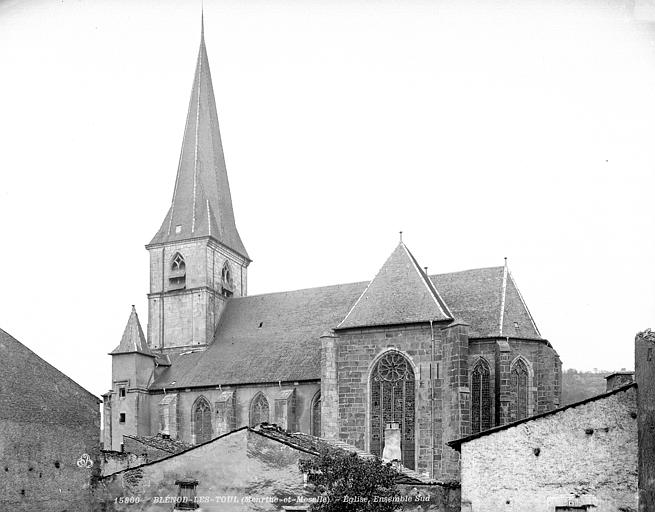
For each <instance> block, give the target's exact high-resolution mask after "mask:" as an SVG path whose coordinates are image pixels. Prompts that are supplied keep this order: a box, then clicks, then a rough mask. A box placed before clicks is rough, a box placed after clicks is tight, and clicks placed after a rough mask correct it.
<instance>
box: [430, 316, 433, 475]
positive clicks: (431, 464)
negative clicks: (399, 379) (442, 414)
mask: <svg viewBox="0 0 655 512" xmlns="http://www.w3.org/2000/svg"><path fill="white" fill-rule="evenodd" d="M430 339H431V342H432V359H431V361H430V468H431V470H430V477H431V478H434V378H433V376H432V365H433V363H434V326H433V325H432V320H430Z"/></svg>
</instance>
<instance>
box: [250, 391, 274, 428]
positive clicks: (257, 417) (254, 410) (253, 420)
mask: <svg viewBox="0 0 655 512" xmlns="http://www.w3.org/2000/svg"><path fill="white" fill-rule="evenodd" d="M268 421H269V408H268V400H267V399H266V397H265V396H264V393H257V395H255V398H253V399H252V403H251V404H250V426H251V427H255V426H257V425H259V424H260V423H268Z"/></svg>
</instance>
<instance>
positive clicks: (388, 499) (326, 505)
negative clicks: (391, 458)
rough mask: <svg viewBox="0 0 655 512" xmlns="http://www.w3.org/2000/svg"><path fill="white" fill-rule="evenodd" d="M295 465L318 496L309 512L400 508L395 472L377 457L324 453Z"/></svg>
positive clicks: (345, 453)
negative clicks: (305, 475) (313, 487)
mask: <svg viewBox="0 0 655 512" xmlns="http://www.w3.org/2000/svg"><path fill="white" fill-rule="evenodd" d="M298 465H299V467H300V470H301V471H302V472H303V473H306V474H307V475H308V482H309V483H310V484H313V485H314V486H315V487H316V491H317V492H318V493H319V494H320V496H321V500H319V501H318V502H315V503H312V505H311V509H310V510H311V511H312V512H364V511H376V512H389V511H392V510H397V509H398V508H399V506H400V504H399V501H398V499H399V498H400V493H399V492H398V490H397V488H396V484H395V480H396V477H397V473H396V471H395V470H394V469H393V467H392V466H391V464H388V463H384V462H382V461H381V460H380V459H378V458H377V457H376V458H367V459H364V458H361V457H358V456H357V455H356V454H354V453H347V452H343V451H336V450H334V451H324V452H322V453H321V455H320V456H318V457H316V458H312V459H301V460H300V461H299V462H298Z"/></svg>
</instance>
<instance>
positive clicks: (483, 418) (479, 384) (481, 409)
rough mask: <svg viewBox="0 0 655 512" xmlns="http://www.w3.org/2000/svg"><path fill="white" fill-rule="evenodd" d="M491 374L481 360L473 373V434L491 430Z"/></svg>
mask: <svg viewBox="0 0 655 512" xmlns="http://www.w3.org/2000/svg"><path fill="white" fill-rule="evenodd" d="M490 381H491V373H490V372H489V365H488V364H487V362H486V361H485V360H484V359H480V360H479V361H478V362H477V363H475V366H474V367H473V372H472V373H471V433H472V434H476V433H478V432H480V431H482V430H487V429H488V428H491V382H490Z"/></svg>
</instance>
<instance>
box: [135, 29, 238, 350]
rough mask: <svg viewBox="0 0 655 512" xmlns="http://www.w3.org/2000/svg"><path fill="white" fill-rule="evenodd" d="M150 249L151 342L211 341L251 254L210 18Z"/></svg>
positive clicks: (171, 345) (170, 345)
mask: <svg viewBox="0 0 655 512" xmlns="http://www.w3.org/2000/svg"><path fill="white" fill-rule="evenodd" d="M146 249H148V251H149V252H150V293H149V294H148V345H149V346H150V348H152V349H161V350H162V351H167V349H175V348H183V347H204V346H206V345H208V344H209V343H211V341H212V337H213V334H214V331H215V330H216V326H217V324H218V320H219V318H220V315H221V312H222V310H223V308H224V306H225V303H226V301H227V300H228V299H229V298H230V297H232V296H244V295H246V292H247V268H248V265H249V264H250V261H251V260H250V258H249V257H248V253H247V252H246V249H245V247H244V245H243V242H242V241H241V237H240V236H239V232H238V231H237V228H236V224H235V221H234V211H233V209H232V197H231V195H230V185H229V182H228V178H227V170H226V167H225V158H224V156H223V145H222V143H221V134H220V131H219V127H218V115H217V113H216V103H215V100H214V89H213V87H212V80H211V74H210V71H209V60H208V58H207V49H206V48H205V35H204V20H203V22H202V25H201V33H200V49H199V51H198V60H197V63H196V71H195V76H194V79H193V88H192V90H191V100H190V101H189V110H188V113H187V118H186V126H185V129H184V138H183V140H182V151H181V153H180V161H179V165H178V169H177V177H176V179H175V188H174V190H173V200H172V202H171V207H170V209H169V210H168V213H167V214H166V217H165V218H164V222H163V223H162V225H161V227H160V228H159V231H157V234H156V235H155V236H154V238H153V239H152V241H151V242H150V243H149V244H148V245H146Z"/></svg>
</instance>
